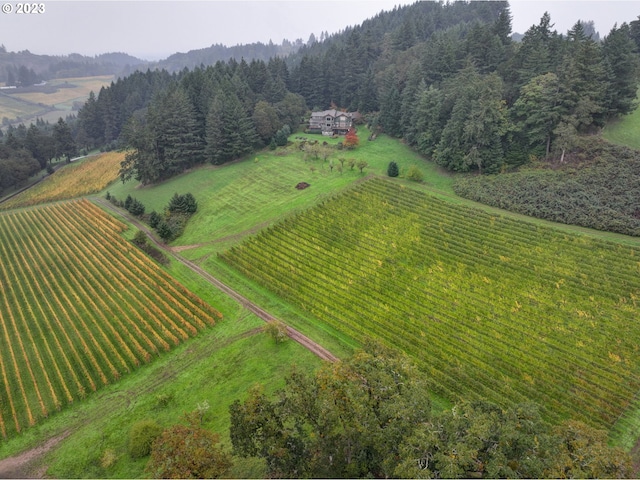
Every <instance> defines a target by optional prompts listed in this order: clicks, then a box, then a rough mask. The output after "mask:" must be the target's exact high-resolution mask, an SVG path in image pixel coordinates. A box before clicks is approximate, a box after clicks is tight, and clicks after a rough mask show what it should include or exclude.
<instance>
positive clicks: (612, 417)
mask: <svg viewBox="0 0 640 480" xmlns="http://www.w3.org/2000/svg"><path fill="white" fill-rule="evenodd" d="M221 256H222V258H223V259H224V260H225V261H226V262H228V263H229V264H231V265H233V266H234V267H235V268H237V269H238V270H240V271H242V272H243V273H245V274H246V275H247V276H249V277H250V278H253V279H255V280H257V281H258V282H259V283H261V284H263V285H265V286H267V287H268V288H270V289H272V290H273V291H274V292H276V293H277V294H279V295H281V296H282V297H284V298H287V299H289V300H290V301H292V302H294V303H296V304H297V305H299V306H300V307H302V308H304V309H305V310H307V311H309V312H311V313H312V314H313V315H314V316H316V317H317V318H318V319H320V320H321V321H323V322H326V323H328V324H331V325H332V326H333V327H335V328H337V329H339V330H341V331H343V332H345V333H347V334H349V335H351V336H353V337H354V338H357V339H360V340H362V339H363V338H364V337H366V336H372V337H377V338H379V339H381V340H383V341H385V342H387V343H388V344H390V345H395V346H397V347H399V348H402V349H404V350H405V351H407V352H408V353H410V354H411V355H413V356H414V357H415V358H416V359H418V361H419V362H420V363H421V365H422V366H423V368H424V369H425V370H426V371H427V372H428V373H429V375H430V377H431V379H432V389H433V390H434V391H435V392H437V393H438V394H440V395H443V396H445V397H447V398H449V399H451V400H454V401H457V400H462V399H465V400H472V399H474V398H485V399H488V400H491V401H494V402H496V403H498V404H502V405H505V404H513V403H517V402H524V401H535V402H537V403H538V404H540V405H541V407H542V409H543V412H544V415H545V417H546V418H547V419H549V420H551V421H558V420H561V419H565V418H569V417H572V418H575V419H579V420H582V421H585V422H587V423H589V424H591V425H593V426H597V427H600V428H607V429H610V428H611V427H612V426H613V425H614V424H616V422H618V421H619V420H620V419H621V417H624V413H625V411H626V410H627V409H628V408H629V407H630V406H631V405H632V403H633V402H634V400H635V399H636V395H637V393H638V390H639V389H640V365H638V363H637V362H636V359H637V357H638V351H639V349H640V324H639V323H638V321H637V319H638V314H639V313H640V305H638V301H640V275H639V274H640V249H639V248H635V247H628V246H627V247H624V246H621V245H617V244H613V243H606V242H603V241H597V240H594V239H590V238H587V237H583V236H577V235H575V236H574V235H570V234H564V233H561V232H559V231H557V230H554V229H552V228H548V227H542V226H537V225H535V224H532V223H528V222H524V221H519V220H515V219H511V218H505V217H500V216H492V215H491V214H489V213H486V212H484V211H480V210H474V209H471V208H469V207H465V206H460V205H455V204H452V203H448V202H445V201H442V200H439V199H437V198H435V197H433V196H430V195H428V194H426V193H421V192H418V191H414V190H412V189H408V188H405V187H402V186H399V185H397V184H396V183H393V182H390V181H387V180H383V179H373V180H371V181H368V182H365V183H362V184H359V185H357V186H354V187H353V188H350V189H349V190H347V191H346V192H345V193H343V194H341V195H339V196H338V197H335V198H334V199H331V200H328V201H325V202H323V203H322V204H320V205H319V206H317V207H314V208H313V209H310V210H307V211H305V212H303V213H300V214H298V215H296V216H295V217H292V218H289V219H287V220H284V221H282V222H280V223H279V224H277V225H275V226H274V227H271V228H269V229H268V230H266V231H264V232H262V233H260V234H258V235H257V236H254V237H252V238H250V239H248V240H247V241H246V242H244V243H243V244H241V245H240V246H238V247H234V248H232V249H230V250H229V251H227V252H225V253H224V254H222V255H221ZM625 421H626V420H621V421H620V422H618V425H619V426H621V425H622V423H624V422H625Z"/></svg>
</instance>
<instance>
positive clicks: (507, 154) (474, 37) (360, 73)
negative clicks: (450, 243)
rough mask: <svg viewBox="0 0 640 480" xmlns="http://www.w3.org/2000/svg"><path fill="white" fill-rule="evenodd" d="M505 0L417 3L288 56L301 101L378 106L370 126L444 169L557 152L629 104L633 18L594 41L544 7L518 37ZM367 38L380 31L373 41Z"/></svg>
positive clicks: (635, 33) (586, 25) (634, 71)
mask: <svg viewBox="0 0 640 480" xmlns="http://www.w3.org/2000/svg"><path fill="white" fill-rule="evenodd" d="M511 30H512V29H511V14H510V11H509V6H508V3H507V2H471V3H465V2H455V3H452V4H443V3H435V2H419V3H417V4H415V5H412V6H408V7H403V8H399V9H396V10H394V11H393V12H390V13H388V14H380V15H379V16H378V17H376V18H374V19H371V20H368V21H367V22H364V23H363V24H362V25H361V26H359V27H355V28H352V29H349V30H348V31H346V32H344V33H343V34H341V35H339V36H335V37H330V38H329V39H328V40H327V41H325V42H324V44H323V45H315V46H312V47H303V48H302V49H301V50H300V51H299V52H298V54H297V56H295V59H296V62H297V63H296V65H295V66H294V67H293V68H292V73H291V78H292V88H293V91H294V92H296V93H299V94H301V95H302V96H303V97H304V98H305V100H306V102H307V104H308V105H310V106H317V107H326V106H328V105H329V104H330V103H331V102H333V103H335V104H337V105H341V106H345V107H347V108H349V109H352V110H353V109H359V110H360V111H361V112H363V113H366V112H377V116H376V117H375V119H374V120H375V125H377V126H379V127H380V128H381V129H383V130H384V131H385V132H386V133H388V134H390V135H392V136H395V137H398V138H404V139H405V140H406V141H407V143H408V144H409V145H411V146H412V147H414V148H415V149H416V150H418V151H419V152H420V153H422V154H424V155H425V156H427V157H428V158H431V159H433V160H434V161H435V162H436V163H438V164H439V165H442V166H443V167H445V168H447V169H449V170H452V171H461V172H465V171H470V170H474V171H479V172H496V171H500V170H501V169H503V168H506V167H509V166H513V165H519V164H522V163H525V162H527V161H528V160H529V158H530V157H531V156H537V157H548V156H549V155H552V154H554V155H556V156H557V157H559V158H562V155H563V152H567V151H568V150H569V149H571V148H572V147H573V146H574V144H575V141H576V137H577V136H578V135H579V134H583V133H590V132H594V131H596V130H597V129H599V128H601V127H602V126H603V125H604V124H605V122H606V121H607V120H609V119H611V118H614V117H617V116H621V115H625V114H627V113H629V112H631V111H632V110H633V109H635V107H636V103H635V97H636V92H637V84H638V72H639V61H640V60H639V59H640V57H639V56H638V51H639V49H640V17H639V19H638V20H634V21H632V22H630V23H623V24H622V25H619V26H618V25H616V26H614V27H613V28H612V29H611V31H610V32H609V34H608V35H607V36H606V37H605V38H604V40H603V41H599V40H598V35H597V34H596V33H594V27H593V22H581V21H579V22H577V23H576V24H575V25H574V26H573V28H572V29H571V30H569V31H568V32H567V34H566V35H563V34H559V33H558V32H557V31H556V30H554V29H553V24H552V21H551V17H550V15H549V14H547V13H545V14H544V15H543V17H542V18H541V19H540V22H539V23H538V24H537V25H533V26H531V27H530V28H529V29H528V30H527V31H526V32H525V33H524V36H523V37H522V39H521V41H520V42H514V41H512V38H511ZM375 38H383V39H384V40H383V41H382V42H376V41H375V40H374V39H375Z"/></svg>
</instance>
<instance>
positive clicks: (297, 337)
mask: <svg viewBox="0 0 640 480" xmlns="http://www.w3.org/2000/svg"><path fill="white" fill-rule="evenodd" d="M95 201H96V202H97V203H99V204H100V205H102V206H104V207H106V208H108V209H109V210H111V211H112V212H114V213H115V214H117V215H119V216H121V217H124V218H126V219H127V220H128V221H129V222H131V223H133V224H134V225H135V226H136V227H137V228H139V229H140V230H142V231H143V232H144V233H146V234H147V238H149V240H150V241H151V242H153V244H154V245H155V246H156V247H158V248H159V249H160V250H162V251H163V252H165V253H166V254H167V255H170V256H172V257H173V258H175V259H176V260H178V261H179V262H180V263H182V264H183V265H185V266H187V267H189V268H190V269H191V270H193V271H194V272H196V273H197V274H198V275H200V276H201V277H202V278H204V279H205V280H206V281H208V282H209V283H211V284H212V285H214V286H215V287H217V288H218V289H219V290H221V291H222V292H224V293H226V294H227V295H229V296H230V297H231V298H233V299H234V300H236V301H237V302H238V303H240V304H241V305H242V306H243V307H244V308H246V309H247V310H249V311H250V312H252V313H254V314H255V315H256V316H257V317H259V318H261V319H262V320H264V321H265V322H274V321H277V319H276V318H275V317H274V316H273V315H271V314H270V313H268V312H267V311H266V310H264V309H262V308H260V307H259V306H258V305H256V304H255V303H253V302H251V301H250V300H249V299H247V298H246V297H244V296H242V295H240V294H239V293H238V292H236V291H235V290H233V289H232V288H231V287H229V286H228V285H226V284H224V283H223V282H221V281H220V280H218V279H217V278H215V277H214V276H213V275H211V274H210V273H208V272H206V271H204V270H203V269H202V268H200V267H199V266H198V265H196V264H195V263H193V262H192V261H190V260H187V259H186V258H184V257H182V256H180V255H179V254H178V253H177V252H176V250H175V249H172V248H170V247H167V246H166V245H164V244H162V243H160V242H158V241H156V239H155V238H154V236H153V235H152V234H151V231H150V230H149V228H148V227H147V226H146V225H144V224H143V223H142V222H140V221H139V220H138V219H136V218H135V217H133V216H132V215H129V214H128V213H125V212H123V211H122V210H121V209H119V208H116V207H114V206H113V205H112V204H111V203H110V202H108V201H107V200H105V199H103V198H96V199H95ZM287 333H288V335H289V337H290V338H291V339H292V340H294V341H296V342H298V343H299V344H300V345H302V346H303V347H305V348H306V349H307V350H309V351H311V352H313V353H314V354H315V355H317V356H318V357H320V358H321V359H323V360H328V361H330V362H335V361H336V360H338V358H337V357H336V356H335V355H333V354H332V353H331V352H330V351H329V350H327V349H326V348H324V347H323V346H322V345H319V344H318V343H316V342H314V341H313V340H311V339H310V338H309V337H307V336H305V335H303V334H302V333H300V332H299V331H297V330H295V329H294V328H291V327H287Z"/></svg>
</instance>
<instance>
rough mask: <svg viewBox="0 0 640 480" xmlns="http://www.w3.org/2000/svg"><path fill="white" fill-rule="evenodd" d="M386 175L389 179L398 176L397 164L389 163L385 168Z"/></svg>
mask: <svg viewBox="0 0 640 480" xmlns="http://www.w3.org/2000/svg"><path fill="white" fill-rule="evenodd" d="M387 175H388V176H390V177H397V176H398V175H400V169H399V168H398V164H397V163H396V162H394V161H391V162H389V166H388V167H387Z"/></svg>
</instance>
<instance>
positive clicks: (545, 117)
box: [512, 73, 561, 156]
mask: <svg viewBox="0 0 640 480" xmlns="http://www.w3.org/2000/svg"><path fill="white" fill-rule="evenodd" d="M560 100H561V99H560V82H559V80H558V76H557V75H556V74H555V73H547V74H545V75H539V76H537V77H534V78H532V79H531V81H529V83H527V84H526V85H525V86H523V87H522V89H521V92H520V97H519V98H518V100H517V101H516V102H515V104H514V105H513V109H512V114H513V116H514V120H515V122H516V125H517V128H518V129H519V131H520V132H521V133H522V135H523V136H524V137H525V138H526V140H525V142H526V146H527V147H536V146H538V147H540V146H544V152H545V155H546V156H548V155H549V151H550V148H551V140H552V135H553V131H554V129H555V128H556V126H557V125H558V122H559V121H560V116H561V105H560Z"/></svg>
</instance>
